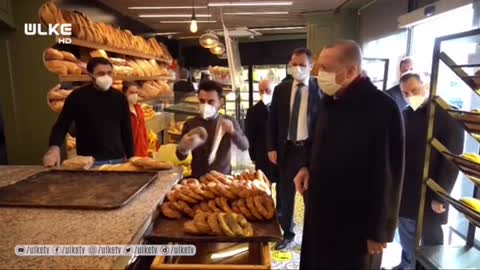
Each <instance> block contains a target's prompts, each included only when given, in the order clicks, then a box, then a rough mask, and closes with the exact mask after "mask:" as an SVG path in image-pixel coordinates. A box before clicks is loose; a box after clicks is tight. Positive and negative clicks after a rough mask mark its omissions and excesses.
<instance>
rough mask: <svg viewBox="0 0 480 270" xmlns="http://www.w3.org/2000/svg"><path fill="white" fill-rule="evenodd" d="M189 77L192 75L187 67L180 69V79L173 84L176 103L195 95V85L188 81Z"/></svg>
mask: <svg viewBox="0 0 480 270" xmlns="http://www.w3.org/2000/svg"><path fill="white" fill-rule="evenodd" d="M188 77H190V73H189V72H188V70H187V69H186V68H182V69H181V70H180V80H178V81H177V82H175V83H174V84H173V92H174V94H175V103H179V102H181V101H183V99H185V98H186V97H189V96H194V95H195V87H194V86H193V84H192V83H191V82H189V81H188Z"/></svg>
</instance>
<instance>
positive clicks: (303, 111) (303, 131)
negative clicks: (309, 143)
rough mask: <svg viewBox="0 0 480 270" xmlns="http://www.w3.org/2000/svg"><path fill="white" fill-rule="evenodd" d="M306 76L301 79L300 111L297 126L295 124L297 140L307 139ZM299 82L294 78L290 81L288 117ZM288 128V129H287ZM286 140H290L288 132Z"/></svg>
mask: <svg viewBox="0 0 480 270" xmlns="http://www.w3.org/2000/svg"><path fill="white" fill-rule="evenodd" d="M309 79H310V78H307V79H306V80H305V81H303V82H302V83H303V86H302V88H301V91H302V99H301V101H300V111H299V113H298V126H297V141H304V140H306V139H308V81H309ZM299 83H300V82H299V81H297V80H294V81H293V83H292V94H291V95H290V114H289V115H290V117H291V116H292V111H293V103H294V101H295V94H296V93H297V90H298V84H299ZM288 130H290V129H288ZM288 140H290V132H288Z"/></svg>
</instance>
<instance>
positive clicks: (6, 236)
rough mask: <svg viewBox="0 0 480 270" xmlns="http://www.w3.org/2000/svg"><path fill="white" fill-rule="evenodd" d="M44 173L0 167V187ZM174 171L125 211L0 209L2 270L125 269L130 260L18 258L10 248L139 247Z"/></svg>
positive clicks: (173, 180)
mask: <svg viewBox="0 0 480 270" xmlns="http://www.w3.org/2000/svg"><path fill="white" fill-rule="evenodd" d="M43 170H45V169H44V168H42V167H39V166H0V187H2V186H6V185H11V184H14V183H16V182H18V181H19V180H22V179H24V178H26V177H28V176H31V175H33V174H36V173H38V172H41V171H43ZM180 177H181V173H180V171H179V169H173V170H170V171H163V172H160V173H159V175H158V178H157V179H156V180H154V181H153V182H152V183H150V185H149V186H147V187H146V188H145V189H144V190H142V192H141V193H140V194H138V195H137V196H136V197H134V198H133V199H132V200H131V201H130V202H129V203H128V204H127V205H125V206H124V207H121V208H119V209H116V210H93V211H92V210H68V209H45V208H24V207H0V232H1V235H2V236H1V238H0V266H1V268H2V269H46V268H48V269H78V268H82V269H125V268H126V267H127V265H128V264H129V261H130V260H131V259H132V258H130V257H18V256H16V255H15V246H16V245H30V244H31V245H41V244H45V245H54V244H58V245H95V244H96V245H129V244H132V245H133V244H141V243H142V242H143V235H144V232H145V230H146V229H147V228H148V227H149V226H150V225H151V223H152V220H154V219H155V218H156V215H157V206H158V204H159V203H160V202H161V201H162V200H163V198H164V197H165V194H166V192H167V191H169V190H170V189H171V187H172V186H173V185H174V184H175V183H176V182H177V181H178V180H179V178H180Z"/></svg>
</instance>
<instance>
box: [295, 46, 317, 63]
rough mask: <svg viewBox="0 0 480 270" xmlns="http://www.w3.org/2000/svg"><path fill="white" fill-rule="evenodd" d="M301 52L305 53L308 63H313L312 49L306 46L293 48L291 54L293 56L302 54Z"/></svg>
mask: <svg viewBox="0 0 480 270" xmlns="http://www.w3.org/2000/svg"><path fill="white" fill-rule="evenodd" d="M302 54H305V55H306V56H307V58H308V62H309V63H310V64H311V63H313V56H312V51H310V50H309V49H307V48H296V49H295V50H293V52H292V55H291V56H294V55H302Z"/></svg>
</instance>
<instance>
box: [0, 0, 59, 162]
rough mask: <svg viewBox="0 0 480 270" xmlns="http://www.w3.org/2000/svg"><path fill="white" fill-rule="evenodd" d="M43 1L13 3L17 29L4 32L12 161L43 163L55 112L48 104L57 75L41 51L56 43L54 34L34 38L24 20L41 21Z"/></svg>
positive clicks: (0, 57)
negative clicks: (39, 15) (27, 31)
mask: <svg viewBox="0 0 480 270" xmlns="http://www.w3.org/2000/svg"><path fill="white" fill-rule="evenodd" d="M43 2H44V1H42V0H28V1H25V0H21V1H13V2H12V11H13V18H14V21H15V26H16V27H15V28H16V30H13V31H12V30H10V31H8V30H4V31H3V33H2V35H1V43H0V61H1V63H2V64H1V75H0V76H1V79H2V82H7V83H6V84H4V85H3V87H2V89H1V90H0V92H1V93H0V97H1V101H0V102H1V108H2V111H3V112H2V113H3V115H4V118H5V129H6V131H5V132H6V143H7V155H8V159H9V164H40V163H41V158H42V155H43V153H44V152H45V151H46V149H47V146H48V136H49V133H50V129H51V126H52V124H53V123H54V121H55V119H56V114H55V113H53V112H51V111H50V109H49V107H48V105H47V104H46V94H47V91H48V89H50V88H51V87H53V86H54V85H55V84H56V83H58V80H57V77H56V76H55V75H53V74H51V73H49V72H48V71H47V70H46V69H45V67H44V66H43V61H42V53H43V51H44V50H45V48H47V47H50V46H52V45H53V43H54V38H53V37H36V36H35V37H32V36H26V35H25V34H24V33H23V29H24V28H23V25H24V24H25V23H37V22H38V15H37V14H38V8H39V7H40V5H41V4H43Z"/></svg>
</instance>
